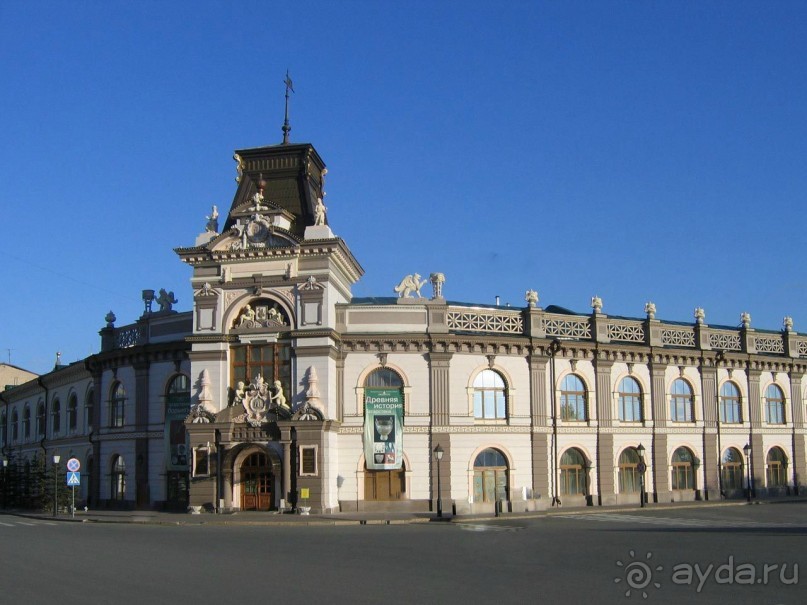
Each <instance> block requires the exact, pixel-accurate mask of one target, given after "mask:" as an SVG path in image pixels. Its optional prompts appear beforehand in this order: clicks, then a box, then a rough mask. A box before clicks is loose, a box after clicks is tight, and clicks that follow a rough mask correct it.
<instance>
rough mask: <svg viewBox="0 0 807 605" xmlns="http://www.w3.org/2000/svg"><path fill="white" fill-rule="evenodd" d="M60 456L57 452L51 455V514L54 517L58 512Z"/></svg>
mask: <svg viewBox="0 0 807 605" xmlns="http://www.w3.org/2000/svg"><path fill="white" fill-rule="evenodd" d="M61 459H62V457H61V456H60V455H59V454H54V455H53V516H54V517H56V516H57V515H58V513H59V511H58V503H59V484H58V481H59V461H60V460H61Z"/></svg>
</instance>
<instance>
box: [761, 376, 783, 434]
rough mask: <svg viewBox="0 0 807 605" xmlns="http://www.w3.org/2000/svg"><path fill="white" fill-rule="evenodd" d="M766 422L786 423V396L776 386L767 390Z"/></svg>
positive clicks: (770, 386)
mask: <svg viewBox="0 0 807 605" xmlns="http://www.w3.org/2000/svg"><path fill="white" fill-rule="evenodd" d="M765 421H766V422H767V423H768V424H784V423H785V395H784V393H782V389H780V388H779V387H778V386H776V385H775V384H770V385H768V388H767V389H765Z"/></svg>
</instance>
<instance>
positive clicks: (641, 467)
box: [636, 443, 647, 508]
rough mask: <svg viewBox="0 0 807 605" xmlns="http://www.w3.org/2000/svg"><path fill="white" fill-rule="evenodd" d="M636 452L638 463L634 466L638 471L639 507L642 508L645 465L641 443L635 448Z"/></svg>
mask: <svg viewBox="0 0 807 605" xmlns="http://www.w3.org/2000/svg"><path fill="white" fill-rule="evenodd" d="M636 453H637V454H639V464H638V465H637V467H636V470H637V471H639V508H644V473H645V471H646V470H647V465H646V464H645V463H644V446H643V445H642V444H641V443H640V444H639V447H637V448H636Z"/></svg>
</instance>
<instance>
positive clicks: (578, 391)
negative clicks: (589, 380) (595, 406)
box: [560, 374, 588, 421]
mask: <svg viewBox="0 0 807 605" xmlns="http://www.w3.org/2000/svg"><path fill="white" fill-rule="evenodd" d="M587 407H588V406H587V405H586V387H585V385H584V384H583V381H582V380H580V377H579V376H576V375H575V374H569V375H568V376H566V377H565V378H564V379H563V382H562V383H561V386H560V419H561V420H566V421H572V420H587V419H588V416H587Z"/></svg>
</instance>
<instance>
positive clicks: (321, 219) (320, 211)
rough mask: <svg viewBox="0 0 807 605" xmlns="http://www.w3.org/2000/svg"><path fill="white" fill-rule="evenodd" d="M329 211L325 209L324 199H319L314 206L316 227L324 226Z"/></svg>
mask: <svg viewBox="0 0 807 605" xmlns="http://www.w3.org/2000/svg"><path fill="white" fill-rule="evenodd" d="M327 211H328V209H327V208H326V207H325V204H323V203H322V198H321V197H318V198H317V204H316V206H314V225H324V224H325V213H326V212H327Z"/></svg>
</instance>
